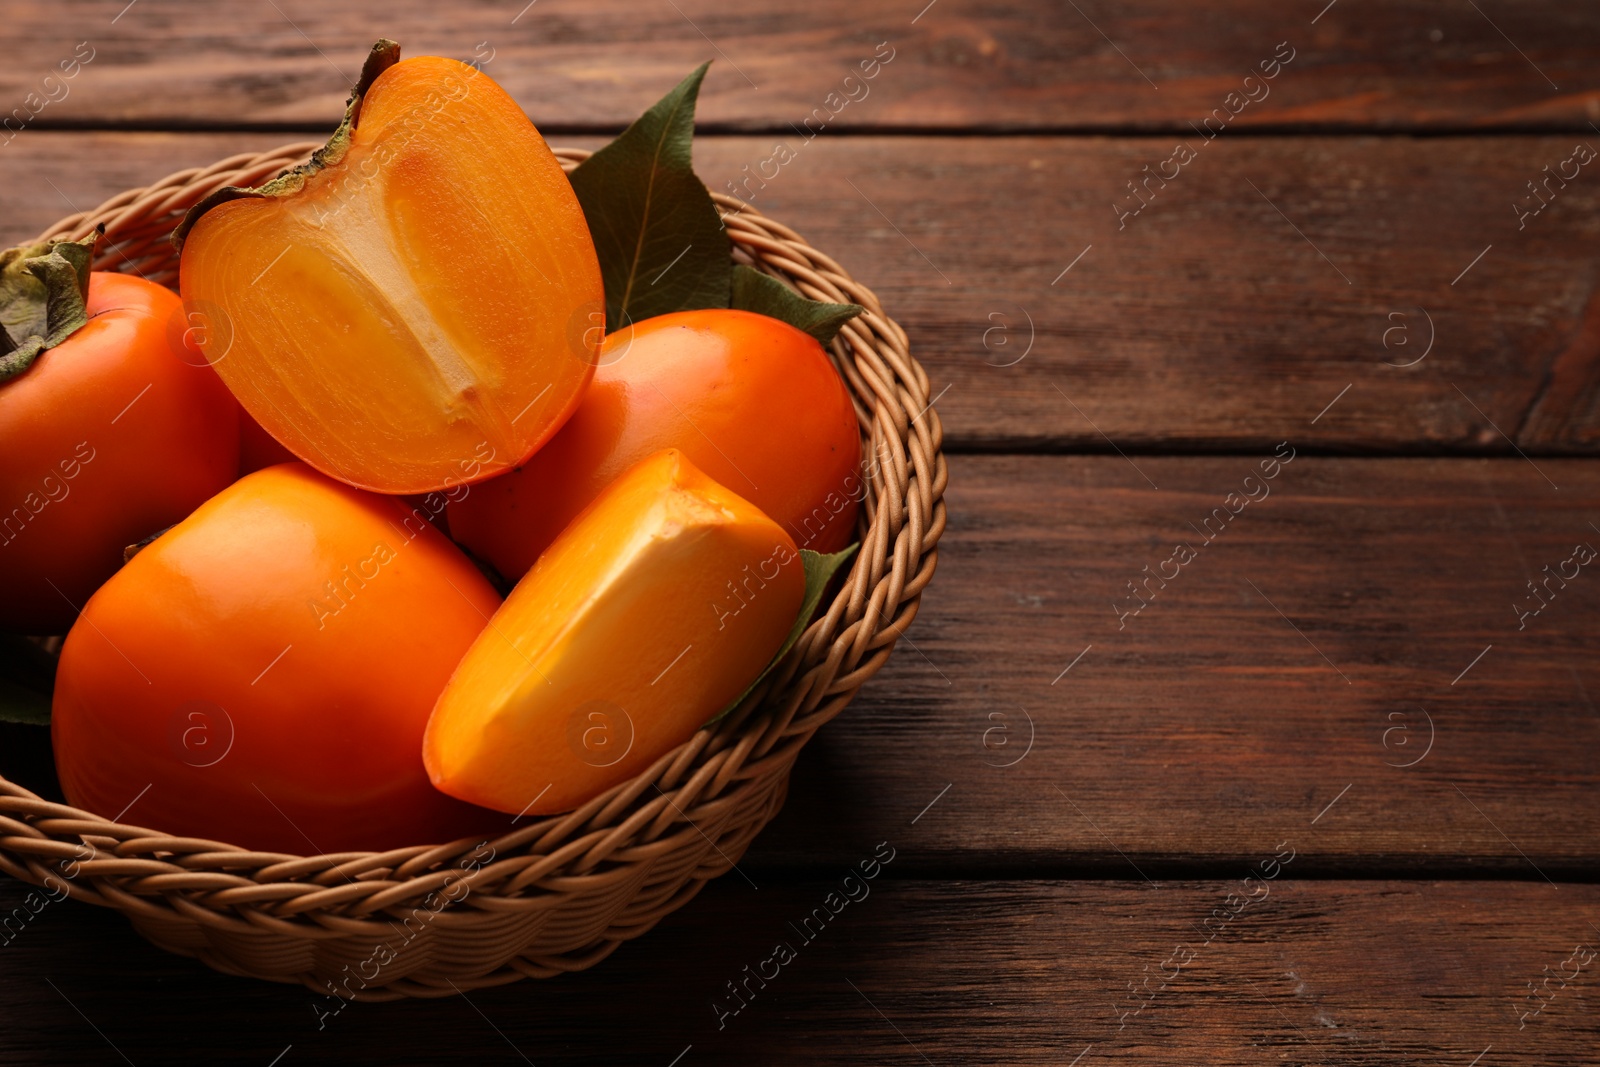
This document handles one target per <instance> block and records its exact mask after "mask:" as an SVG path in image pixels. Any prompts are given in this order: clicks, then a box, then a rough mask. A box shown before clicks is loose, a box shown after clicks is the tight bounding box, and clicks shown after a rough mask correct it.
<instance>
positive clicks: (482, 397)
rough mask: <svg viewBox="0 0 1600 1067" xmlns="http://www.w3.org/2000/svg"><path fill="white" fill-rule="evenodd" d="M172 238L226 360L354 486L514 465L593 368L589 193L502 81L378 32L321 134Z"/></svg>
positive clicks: (199, 321) (223, 364) (465, 478)
mask: <svg viewBox="0 0 1600 1067" xmlns="http://www.w3.org/2000/svg"><path fill="white" fill-rule="evenodd" d="M176 240H177V241H178V242H179V245H180V247H181V249H182V259H181V264H180V284H181V288H182V291H183V298H184V304H185V306H186V309H187V310H188V312H189V314H190V320H191V322H192V323H194V324H195V326H196V327H197V329H196V331H195V333H196V335H197V339H198V340H199V341H200V344H201V348H202V350H203V351H204V352H205V354H206V356H207V358H208V359H209V360H210V361H211V363H212V365H213V366H215V367H216V369H217V373H218V374H220V375H221V376H222V378H223V380H224V381H225V382H227V384H228V387H229V388H230V389H232V390H233V393H234V395H235V396H237V397H238V398H239V401H240V403H242V404H243V405H244V407H245V408H246V409H247V410H248V411H249V412H250V414H251V415H253V416H254V417H255V419H256V421H257V422H259V423H260V424H261V425H262V426H263V427H264V428H265V429H266V430H267V431H268V432H269V433H270V434H272V436H273V437H275V438H277V439H278V440H279V441H281V442H282V443H283V444H284V445H286V446H287V447H288V448H289V449H290V450H291V451H293V452H294V453H295V454H296V455H298V456H300V457H301V458H303V459H305V460H306V461H307V462H308V463H310V464H311V465H312V466H314V467H316V468H318V469H319V470H321V471H323V472H324V473H326V474H329V475H331V476H333V477H336V478H339V479H341V480H343V481H345V482H349V483H350V484H352V485H356V486H360V487H362V488H366V489H375V490H378V491H381V492H386V493H418V492H428V491H432V490H436V489H442V488H446V487H447V486H450V485H453V484H458V483H463V482H475V481H480V480H482V479H484V478H489V477H492V476H494V475H495V474H498V473H500V472H502V471H505V470H509V469H510V468H512V467H514V466H516V465H517V464H519V463H521V462H522V461H523V460H525V459H527V458H528V457H529V456H530V455H532V454H533V452H534V451H535V450H536V449H537V448H538V447H539V446H540V445H541V444H543V443H544V441H545V440H547V439H548V438H549V437H550V436H551V435H552V434H553V433H555V431H556V430H557V429H559V428H560V426H561V424H562V423H563V422H564V421H565V420H566V418H567V416H568V415H570V414H571V413H572V411H573V409H574V408H575V407H576V405H577V402H578V399H579V397H580V395H581V394H582V391H583V389H584V387H585V386H586V385H587V384H588V381H589V379H590V377H591V376H592V374H593V371H594V364H595V362H596V356H597V352H598V348H599V344H600V340H601V330H600V329H599V328H598V325H599V324H601V323H603V321H604V317H603V312H602V311H601V309H602V307H603V303H602V298H603V294H602V289H601V280H600V268H599V264H598V262H597V260H596V259H595V252H594V244H593V242H592V241H591V240H590V237H589V230H588V226H587V224H586V222H585V221H584V215H583V210H582V208H581V207H580V206H579V204H578V201H577V198H576V196H574V194H573V192H572V186H571V185H570V184H569V183H568V181H567V178H566V175H565V174H563V173H562V171H561V166H560V164H559V163H558V162H557V161H556V159H555V156H554V155H553V154H552V153H551V152H550V149H549V147H548V146H546V145H545V143H544V140H543V138H542V137H540V135H539V131H538V130H536V129H535V128H534V126H533V124H532V123H531V122H529V121H528V119H527V117H526V116H525V115H524V114H523V113H522V111H521V109H520V108H519V107H518V106H517V105H516V103H515V102H514V101H513V100H512V99H511V97H510V96H508V95H507V94H506V93H505V91H504V90H502V89H501V88H500V87H499V86H498V85H496V84H495V83H494V82H493V81H492V80H491V79H490V78H489V77H488V75H486V74H483V73H482V72H480V71H478V70H476V69H474V68H473V67H470V66H468V65H466V64H464V63H459V62H456V61H455V60H451V59H441V58H438V57H433V56H426V57H421V58H416V59H408V60H405V61H404V62H401V61H399V46H398V45H395V44H393V42H384V41H380V42H379V43H378V45H377V46H375V47H374V49H373V53H372V55H371V56H370V57H369V58H368V61H367V65H366V68H365V69H364V70H363V71H362V79H361V83H360V85H358V87H357V89H356V91H355V93H354V94H353V95H352V97H351V100H350V105H349V107H348V109H347V112H346V117H345V121H344V123H343V124H342V125H341V126H340V127H339V130H338V131H337V132H335V134H334V136H333V138H332V139H331V140H330V141H329V142H328V146H327V147H326V148H323V149H321V150H320V151H318V152H317V153H316V154H315V155H314V156H313V157H312V160H311V162H310V163H308V164H306V165H305V166H303V167H300V168H296V169H295V170H293V171H290V172H289V173H287V174H285V175H283V176H282V177H280V178H277V179H275V180H274V181H272V182H269V183H268V184H266V185H264V186H262V187H260V188H259V189H253V190H243V189H225V190H222V191H220V192H219V193H216V194H213V195H212V196H211V197H208V198H207V199H206V200H204V201H202V202H201V203H200V204H198V205H196V207H195V208H194V209H193V210H192V211H191V212H190V214H189V216H188V218H187V219H185V222H184V225H183V226H182V227H180V229H179V232H178V235H177V237H176ZM592 327H593V328H592Z"/></svg>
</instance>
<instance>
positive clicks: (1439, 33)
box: [0, 0, 1600, 131]
mask: <svg viewBox="0 0 1600 1067" xmlns="http://www.w3.org/2000/svg"><path fill="white" fill-rule="evenodd" d="M1597 32H1600V15H1597V14H1596V13H1595V12H1594V11H1593V10H1592V9H1591V8H1590V7H1588V6H1586V5H1581V4H1571V3H1562V2H1561V0H1536V2H1524V3H1513V2H1511V0H1483V2H1482V3H1479V4H1449V5H1443V6H1441V5H1439V4H1435V3H1425V2H1423V0H1402V2H1394V3H1384V4H1358V3H1354V2H1345V3H1337V2H1336V3H1334V4H1326V3H1324V2H1318V0H1302V2H1296V3H1293V4H1276V5H1271V4H1262V3H1259V2H1248V0H1226V2H1223V3H1216V4H1204V5H1198V4H1190V3H1183V2H1182V0H1136V2H1133V3H1117V4H1112V3H1109V2H1107V0H1092V2H1089V0H1086V2H1084V3H1080V4H1052V5H1038V4H1030V3H1024V2H1020V0H1006V2H1001V3H993V2H980V0H936V2H935V3H931V4H925V3H924V0H911V2H908V3H904V4H877V5H863V4H859V3H850V2H847V0H820V2H818V3H812V4H807V5H803V6H789V7H786V8H767V9H765V10H754V9H751V8H750V7H749V6H737V7H732V8H722V9H719V8H718V6H717V5H714V4H710V3H707V2H705V0H684V2H683V3H673V4H663V3H657V2H647V0H538V2H537V3H536V4H534V3H527V2H526V0H498V2H492V3H477V4H473V5H470V6H469V5H457V6H454V7H452V8H451V10H450V12H449V16H448V17H441V14H440V9H439V6H438V5H437V4H434V3H427V2H424V0H390V2H387V3H384V4H382V5H381V6H380V5H374V4H370V3H361V4H357V3H350V2H339V3H328V2H322V3H312V2H310V0H280V2H276V3H271V4H201V5H196V4H187V3H183V2H181V0H137V4H136V5H134V4H127V3H126V0H71V2H68V3H52V4H19V5H13V8H12V10H11V11H9V12H8V15H7V20H6V44H7V52H8V54H9V55H10V56H12V57H14V58H13V61H12V62H9V63H7V64H6V67H5V69H4V71H3V72H0V101H4V102H6V103H5V107H6V108H7V109H10V108H12V107H16V106H23V105H26V106H25V110H24V111H23V115H24V116H26V115H28V113H29V111H32V110H37V111H38V114H37V116H36V117H34V118H33V119H32V120H31V124H33V125H36V126H39V127H47V126H48V127H56V128H60V127H64V126H85V125H93V126H105V125H108V124H128V123H137V124H141V125H143V126H145V127H147V128H159V127H174V126H190V127H192V126H195V125H209V126H213V127H215V126H226V127H228V128H238V127H241V126H250V125H254V126H264V125H271V126H275V127H279V128H283V127H290V126H293V127H302V128H303V127H305V126H307V125H310V126H313V127H319V126H321V125H323V124H326V123H330V122H332V121H333V120H334V119H335V118H336V117H337V115H338V114H339V112H340V110H341V108H342V105H343V102H344V97H345V95H346V94H347V93H348V91H349V88H350V84H351V79H353V78H354V77H355V76H356V73H357V72H358V71H359V69H360V66H361V59H362V57H363V55H364V54H365V52H366V50H367V48H368V47H370V45H371V44H372V42H373V40H374V39H375V38H377V37H378V36H388V37H392V38H394V39H396V40H399V41H400V42H402V44H403V45H404V46H405V47H406V49H407V54H411V55H423V54H436V55H445V56H452V57H455V58H458V59H471V58H472V57H474V56H479V57H492V58H489V62H488V66H487V69H488V70H489V72H490V73H491V74H492V75H493V76H494V77H495V78H496V80H498V81H500V82H501V83H502V84H504V85H505V86H506V88H507V89H509V90H510V91H511V92H512V93H513V94H514V95H515V96H516V98H517V99H518V100H519V101H521V102H522V103H523V105H524V106H525V107H526V108H527V109H528V110H529V112H530V113H531V114H532V115H533V116H534V118H535V119H536V121H538V122H539V123H540V125H541V126H548V127H549V128H551V129H552V130H557V129H559V130H571V129H574V128H616V129H620V128H621V127H622V126H624V125H626V124H627V123H628V122H630V121H632V119H633V118H634V117H635V116H637V115H638V114H639V113H640V112H641V111H643V110H644V109H645V108H646V107H648V106H649V105H650V103H652V102H653V101H655V100H656V99H657V98H658V97H660V96H661V94H662V93H663V92H665V91H666V89H667V88H669V87H670V86H671V85H673V84H674V83H676V82H677V80H678V79H679V78H681V77H683V75H684V74H686V73H687V72H688V71H689V70H691V69H693V68H694V67H695V66H697V65H698V64H699V63H701V62H703V61H704V60H707V59H712V60H715V61H716V62H715V65H714V67H713V70H712V73H711V75H710V77H709V78H708V80H707V82H706V86H705V92H704V94H703V97H702V100H703V103H702V107H701V112H700V113H701V117H702V119H703V121H704V122H706V123H707V124H709V125H710V126H712V127H714V128H721V129H746V130H750V129H765V130H787V129H788V128H789V124H790V123H800V122H802V121H803V120H804V118H805V117H806V116H808V115H811V114H813V113H814V109H815V108H818V107H826V108H828V110H829V112H837V115H836V117H833V118H830V119H829V120H828V121H829V125H830V127H832V128H834V129H841V128H843V129H856V130H861V129H885V128H897V129H930V128H931V129H973V128H976V129H983V130H995V129H1013V130H1059V129H1077V130H1126V129H1164V130H1187V129H1188V123H1190V122H1194V123H1198V122H1200V121H1201V120H1202V119H1203V118H1204V117H1205V116H1207V115H1210V114H1212V113H1213V111H1214V110H1215V109H1218V108H1226V109H1228V110H1237V111H1238V114H1237V117H1236V118H1234V119H1232V120H1231V121H1230V123H1229V125H1231V126H1235V127H1241V126H1248V127H1257V128H1300V129H1304V128H1318V129H1327V128H1337V129H1349V128H1383V129H1400V130H1413V129H1465V128H1474V127H1480V126H1494V127H1502V128H1503V127H1528V128H1546V129H1548V128H1565V129H1569V130H1574V131H1580V130H1587V122H1588V121H1590V120H1592V119H1593V118H1594V117H1595V110H1594V108H1595V105H1596V103H1597V101H1600V92H1597V90H1600V74H1597V72H1596V70H1595V66H1594V63H1593V46H1592V43H1591V42H1593V40H1594V39H1595V34H1596V33H1597ZM84 41H87V42H89V48H90V49H92V50H93V51H92V55H93V58H92V59H91V60H90V62H89V63H88V64H87V65H86V66H83V67H82V69H81V71H79V73H78V75H77V76H76V77H75V78H73V79H72V80H71V81H70V82H67V83H65V85H64V86H61V85H55V84H51V85H44V84H42V83H43V79H44V78H45V77H46V76H47V75H49V74H51V73H52V72H53V71H55V70H56V68H57V64H58V63H60V62H61V61H63V60H66V59H69V58H70V57H72V56H73V55H74V53H75V51H76V50H77V47H78V45H79V44H80V42H84ZM1280 42H1284V43H1285V44H1286V49H1285V50H1284V52H1283V54H1284V55H1292V56H1293V58H1292V60H1291V61H1290V62H1289V64H1288V66H1286V67H1284V68H1282V71H1281V73H1280V74H1279V75H1278V76H1277V77H1276V78H1274V79H1273V80H1272V81H1270V82H1269V83H1267V85H1266V87H1265V92H1266V95H1265V96H1264V97H1263V96H1262V93H1263V89H1262V88H1260V87H1247V86H1244V84H1243V83H1244V79H1245V77H1246V76H1248V75H1250V74H1252V73H1257V72H1258V70H1259V67H1258V65H1259V64H1260V63H1261V62H1263V61H1269V60H1271V59H1272V57H1273V55H1274V53H1275V52H1277V51H1278V46H1279V43H1280ZM880 44H886V47H885V50H884V52H883V54H884V55H892V56H893V59H892V60H891V61H890V63H889V65H888V66H886V67H884V68H882V69H881V70H880V71H878V72H877V76H876V77H875V78H874V79H872V80H871V81H870V82H868V83H866V84H865V86H862V85H861V84H859V83H850V84H846V83H844V78H845V77H846V76H848V75H850V74H852V73H856V74H859V73H860V67H859V65H860V63H861V62H862V61H863V60H868V59H871V58H872V57H873V55H874V53H875V52H876V51H877V50H878V46H879V45H880ZM83 54H84V55H89V54H90V53H89V52H88V51H85V52H84V53H83ZM1245 89H1249V91H1251V92H1253V93H1254V94H1255V95H1256V96H1258V97H1261V99H1260V100H1259V102H1256V103H1250V104H1241V103H1235V102H1229V100H1228V94H1229V93H1235V92H1242V91H1243V90H1245ZM63 92H65V95H64V96H63V95H62V93H63ZM29 93H36V94H38V95H39V98H40V99H46V98H47V97H48V96H51V95H53V96H55V97H56V98H57V99H56V100H54V101H52V102H48V103H46V104H45V105H44V106H43V108H42V109H40V108H39V107H38V105H37V104H29V103H28V102H27V95H28V94H29ZM849 93H853V94H854V95H855V96H856V97H857V101H856V102H849V103H844V104H842V105H841V104H840V103H838V101H845V100H848V99H849V98H848V96H847V95H846V94H849ZM830 94H835V95H834V96H833V98H832V102H830ZM1235 100H1242V97H1236V98H1235Z"/></svg>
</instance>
